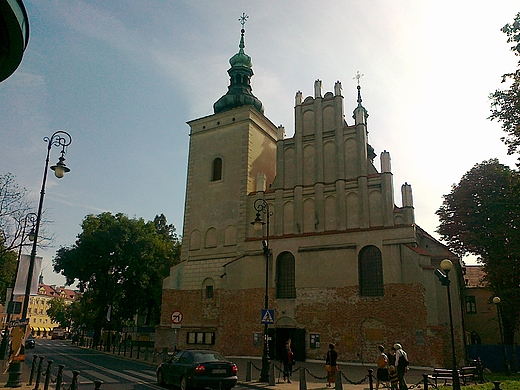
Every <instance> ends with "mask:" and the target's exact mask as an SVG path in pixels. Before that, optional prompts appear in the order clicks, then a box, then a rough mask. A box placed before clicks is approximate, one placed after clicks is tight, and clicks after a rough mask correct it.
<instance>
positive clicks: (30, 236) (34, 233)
mask: <svg viewBox="0 0 520 390" xmlns="http://www.w3.org/2000/svg"><path fill="white" fill-rule="evenodd" d="M35 238H36V232H35V231H34V227H33V228H32V229H31V231H30V232H29V241H34V239H35Z"/></svg>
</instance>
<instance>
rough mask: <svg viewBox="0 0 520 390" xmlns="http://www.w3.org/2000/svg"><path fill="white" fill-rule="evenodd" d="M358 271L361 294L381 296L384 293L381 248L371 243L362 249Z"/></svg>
mask: <svg viewBox="0 0 520 390" xmlns="http://www.w3.org/2000/svg"><path fill="white" fill-rule="evenodd" d="M358 272H359V294H360V295H361V296H365V297H380V296H383V295H384V287H383V262H382V258H381V251H380V250H379V248H377V247H375V246H373V245H369V246H366V247H364V248H363V249H361V251H360V252H359V260H358Z"/></svg>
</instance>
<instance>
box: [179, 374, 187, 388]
mask: <svg viewBox="0 0 520 390" xmlns="http://www.w3.org/2000/svg"><path fill="white" fill-rule="evenodd" d="M181 390H188V382H187V381H186V377H185V376H183V377H182V378H181Z"/></svg>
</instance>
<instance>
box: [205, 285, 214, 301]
mask: <svg viewBox="0 0 520 390" xmlns="http://www.w3.org/2000/svg"><path fill="white" fill-rule="evenodd" d="M211 298H213V286H206V299H211Z"/></svg>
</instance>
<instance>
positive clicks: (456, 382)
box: [435, 259, 460, 390]
mask: <svg viewBox="0 0 520 390" xmlns="http://www.w3.org/2000/svg"><path fill="white" fill-rule="evenodd" d="M440 266H441V269H442V271H441V270H440V269H436V270H435V276H437V278H438V279H439V280H440V282H441V284H442V285H443V286H446V291H447V292H448V311H449V314H450V334H451V357H452V364H453V370H452V382H453V390H460V379H459V372H458V370H457V357H456V355H455V336H454V334H453V314H452V310H451V295H450V283H451V280H450V278H449V276H448V274H449V273H450V271H451V270H452V269H453V263H452V262H451V260H448V259H444V260H442V261H441V264H440Z"/></svg>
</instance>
